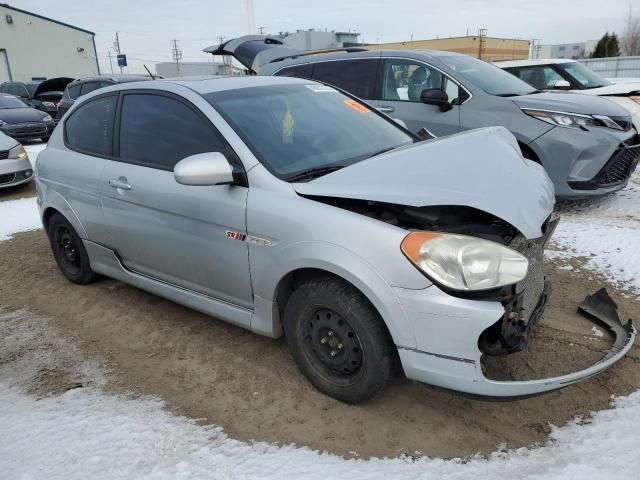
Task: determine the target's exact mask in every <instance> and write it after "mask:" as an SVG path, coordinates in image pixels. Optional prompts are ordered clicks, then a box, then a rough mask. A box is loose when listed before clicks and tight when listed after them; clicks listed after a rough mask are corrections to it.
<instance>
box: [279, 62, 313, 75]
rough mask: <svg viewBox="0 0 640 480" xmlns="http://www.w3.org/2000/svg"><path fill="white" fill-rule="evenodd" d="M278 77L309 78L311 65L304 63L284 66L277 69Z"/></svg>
mask: <svg viewBox="0 0 640 480" xmlns="http://www.w3.org/2000/svg"><path fill="white" fill-rule="evenodd" d="M276 76H278V77H297V78H311V65H310V64H308V63H306V64H304V65H294V66H293V67H286V68H283V69H282V70H279V71H278V72H277V73H276Z"/></svg>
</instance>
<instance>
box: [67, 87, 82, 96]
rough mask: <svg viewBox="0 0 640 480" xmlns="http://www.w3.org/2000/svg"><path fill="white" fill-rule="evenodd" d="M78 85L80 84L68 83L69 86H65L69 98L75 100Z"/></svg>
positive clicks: (78, 94)
mask: <svg viewBox="0 0 640 480" xmlns="http://www.w3.org/2000/svg"><path fill="white" fill-rule="evenodd" d="M80 86H81V85H80V84H77V85H70V86H69V87H67V95H69V98H70V99H71V100H75V99H76V98H78V97H79V96H80Z"/></svg>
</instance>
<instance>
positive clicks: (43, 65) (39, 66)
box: [0, 3, 100, 82]
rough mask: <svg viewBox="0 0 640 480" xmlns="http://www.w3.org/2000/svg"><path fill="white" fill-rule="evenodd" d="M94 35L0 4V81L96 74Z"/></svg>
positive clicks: (81, 29)
mask: <svg viewBox="0 0 640 480" xmlns="http://www.w3.org/2000/svg"><path fill="white" fill-rule="evenodd" d="M52 5H53V4H52ZM94 36H95V33H93V32H90V31H89V30H85V29H83V28H79V27H74V26H73V25H68V24H66V23H63V22H59V21H57V20H53V19H51V18H47V17H43V16H42V15H38V14H35V13H31V12H27V11H25V10H21V9H19V8H15V7H12V6H10V5H6V4H2V3H0V82H4V81H7V80H14V81H26V80H39V79H46V78H55V77H73V78H77V77H81V76H88V75H96V74H98V73H100V72H99V67H98V58H97V55H96V45H95V42H94Z"/></svg>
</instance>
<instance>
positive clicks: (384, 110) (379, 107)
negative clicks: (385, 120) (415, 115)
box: [376, 105, 395, 113]
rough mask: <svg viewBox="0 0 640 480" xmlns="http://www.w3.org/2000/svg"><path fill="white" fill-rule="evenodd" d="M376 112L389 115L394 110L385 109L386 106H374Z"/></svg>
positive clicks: (391, 108)
mask: <svg viewBox="0 0 640 480" xmlns="http://www.w3.org/2000/svg"><path fill="white" fill-rule="evenodd" d="M376 110H378V111H379V112H383V113H391V112H393V111H394V110H395V108H393V107H387V106H386V105H376Z"/></svg>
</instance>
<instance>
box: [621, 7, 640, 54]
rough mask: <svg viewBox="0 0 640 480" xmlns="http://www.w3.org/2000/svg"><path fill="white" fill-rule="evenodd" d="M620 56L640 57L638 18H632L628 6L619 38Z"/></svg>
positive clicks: (639, 21) (631, 10)
mask: <svg viewBox="0 0 640 480" xmlns="http://www.w3.org/2000/svg"><path fill="white" fill-rule="evenodd" d="M620 46H621V47H622V54H623V55H627V56H634V55H640V17H634V16H633V8H632V7H631V4H629V14H628V15H627V20H626V23H625V26H624V32H623V33H622V36H621V38H620Z"/></svg>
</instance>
